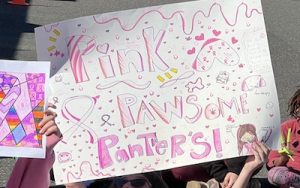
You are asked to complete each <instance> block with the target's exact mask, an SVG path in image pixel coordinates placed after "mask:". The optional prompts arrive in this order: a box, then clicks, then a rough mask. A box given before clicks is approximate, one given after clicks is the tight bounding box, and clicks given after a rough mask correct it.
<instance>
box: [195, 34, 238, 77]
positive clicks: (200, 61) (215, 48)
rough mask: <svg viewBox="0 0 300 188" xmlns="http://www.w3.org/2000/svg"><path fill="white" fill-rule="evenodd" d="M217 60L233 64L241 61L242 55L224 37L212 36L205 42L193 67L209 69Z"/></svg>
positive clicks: (229, 64)
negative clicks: (216, 37)
mask: <svg viewBox="0 0 300 188" xmlns="http://www.w3.org/2000/svg"><path fill="white" fill-rule="evenodd" d="M215 60H217V61H219V62H220V63H222V64H224V65H228V66H233V65H236V64H237V63H238V62H239V61H240V57H239V55H238V53H237V52H236V51H235V50H234V49H233V48H232V47H231V45H230V44H228V43H227V42H225V41H224V40H222V39H215V38H212V39H209V40H207V41H206V42H205V43H204V44H203V46H202V48H201V50H200V52H199V53H198V55H197V57H196V59H195V61H194V63H193V65H192V67H193V68H194V69H196V70H197V71H202V72H203V71H208V70H209V69H210V68H211V67H212V65H213V64H214V62H215Z"/></svg>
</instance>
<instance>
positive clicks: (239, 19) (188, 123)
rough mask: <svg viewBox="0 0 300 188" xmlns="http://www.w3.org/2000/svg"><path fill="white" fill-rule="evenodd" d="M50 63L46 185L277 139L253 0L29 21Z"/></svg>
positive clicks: (226, 153)
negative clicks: (51, 123) (53, 128)
mask: <svg viewBox="0 0 300 188" xmlns="http://www.w3.org/2000/svg"><path fill="white" fill-rule="evenodd" d="M35 32H36V41H37V52H38V58H39V60H49V61H51V62H52V64H51V65H52V67H51V71H52V74H53V76H52V78H51V87H52V91H53V92H52V96H51V97H50V100H52V102H53V103H55V104H56V105H57V106H58V110H57V112H58V114H59V115H58V117H57V123H58V124H59V127H60V129H61V130H62V132H63V135H64V137H63V140H62V141H61V142H60V143H59V144H58V145H57V147H56V148H55V153H56V163H55V166H54V169H55V176H56V180H57V183H59V184H61V183H67V182H76V181H83V180H88V179H99V178H106V177H111V176H118V175H123V174H132V173H139V172H148V171H155V170H162V169H168V168H173V167H178V166H184V165H190V164H197V163H202V162H207V161H213V160H219V159H224V158H231V157H236V156H243V155H250V154H251V143H252V142H254V141H256V140H260V141H264V142H266V143H267V144H268V145H269V146H271V147H275V145H277V141H276V139H275V140H273V138H276V137H277V136H278V132H277V127H278V126H279V123H280V119H279V117H280V116H279V107H278V101H277V93H276V87H275V82H274V75H273V71H272V64H271V60H270V54H269V48H268V42H267V34H266V29H265V25H264V18H263V10H262V6H261V2H260V1H240V0H238V1H192V2H185V3H179V4H170V5H162V6H155V7H147V8H141V9H135V10H126V11H120V12H112V13H105V14H99V15H93V16H87V17H82V18H76V19H73V20H66V21H63V22H58V23H54V24H49V25H46V26H42V27H39V28H37V29H36V30H35Z"/></svg>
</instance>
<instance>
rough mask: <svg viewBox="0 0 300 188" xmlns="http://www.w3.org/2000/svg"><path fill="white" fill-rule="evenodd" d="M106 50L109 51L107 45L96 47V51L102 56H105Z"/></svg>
mask: <svg viewBox="0 0 300 188" xmlns="http://www.w3.org/2000/svg"><path fill="white" fill-rule="evenodd" d="M108 49H109V44H108V43H104V44H99V45H98V46H97V51H98V52H99V53H102V54H107V51H108Z"/></svg>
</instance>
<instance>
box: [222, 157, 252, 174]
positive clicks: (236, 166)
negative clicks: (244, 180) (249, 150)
mask: <svg viewBox="0 0 300 188" xmlns="http://www.w3.org/2000/svg"><path fill="white" fill-rule="evenodd" d="M246 159H247V156H244V157H235V158H231V159H225V164H226V165H227V168H228V171H229V172H233V173H235V174H237V175H239V174H240V172H241V171H242V168H243V167H244V164H245V161H246Z"/></svg>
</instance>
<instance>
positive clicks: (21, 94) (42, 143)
mask: <svg viewBox="0 0 300 188" xmlns="http://www.w3.org/2000/svg"><path fill="white" fill-rule="evenodd" d="M49 72H50V62H46V61H42V62H34V61H11V60H0V156H6V157H31V158H45V147H46V140H45V138H44V137H43V136H42V135H41V134H40V133H39V131H40V128H41V127H40V126H39V125H38V124H39V122H40V121H41V120H42V119H43V116H44V107H45V104H46V103H47V102H46V101H47V100H46V94H47V92H46V90H47V88H46V86H47V82H48V79H49Z"/></svg>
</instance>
